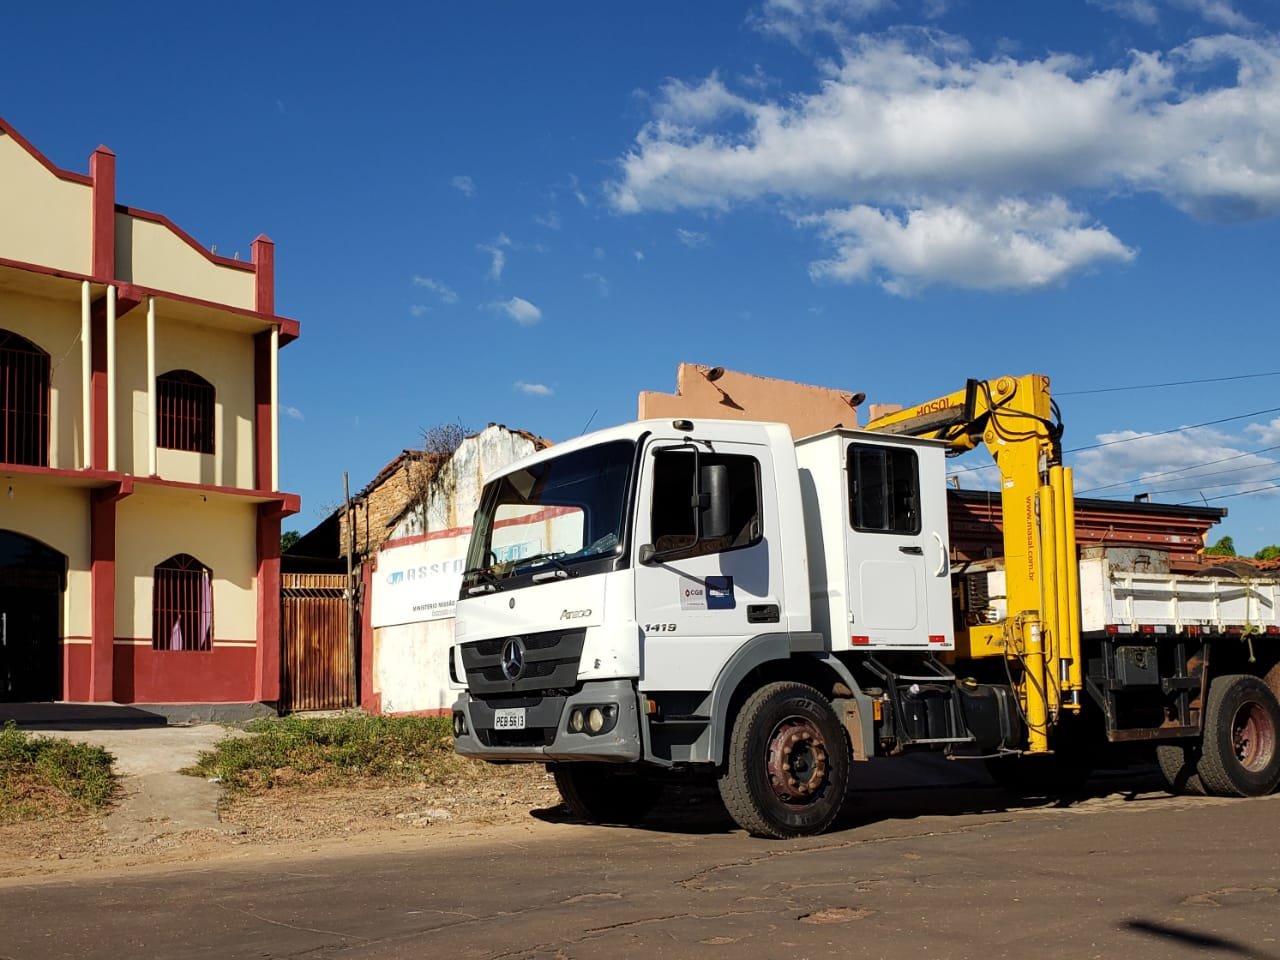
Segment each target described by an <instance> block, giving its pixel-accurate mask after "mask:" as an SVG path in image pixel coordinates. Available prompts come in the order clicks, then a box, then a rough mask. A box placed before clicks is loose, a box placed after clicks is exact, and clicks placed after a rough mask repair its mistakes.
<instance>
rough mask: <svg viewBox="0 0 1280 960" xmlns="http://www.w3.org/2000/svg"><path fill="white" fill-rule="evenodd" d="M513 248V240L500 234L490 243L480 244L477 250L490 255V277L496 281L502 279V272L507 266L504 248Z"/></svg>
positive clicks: (477, 245)
mask: <svg viewBox="0 0 1280 960" xmlns="http://www.w3.org/2000/svg"><path fill="white" fill-rule="evenodd" d="M509 246H511V238H510V237H508V236H507V235H506V234H505V233H500V234H498V235H497V236H496V237H495V238H494V239H493V240H492V241H490V242H489V243H478V244H476V249H477V250H479V251H481V252H482V253H487V254H489V276H490V277H492V278H493V279H494V280H501V279H502V271H503V270H505V269H506V266H507V254H506V250H505V249H504V248H506V247H509Z"/></svg>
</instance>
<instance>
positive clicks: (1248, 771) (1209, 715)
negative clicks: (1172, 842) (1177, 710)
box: [1196, 673, 1280, 797]
mask: <svg viewBox="0 0 1280 960" xmlns="http://www.w3.org/2000/svg"><path fill="white" fill-rule="evenodd" d="M1278 733H1280V703H1277V701H1276V695H1275V694H1274V693H1272V692H1271V688H1270V687H1268V686H1267V685H1266V684H1265V683H1263V682H1262V681H1261V680H1259V679H1258V678H1257V677H1254V676H1250V675H1249V674H1243V673H1242V674H1232V675H1228V676H1222V677H1217V678H1216V679H1214V681H1213V682H1212V683H1210V684H1209V699H1208V705H1207V707H1206V709H1205V714H1204V742H1203V744H1202V746H1201V750H1200V762H1199V763H1198V764H1197V765H1196V772H1197V773H1198V774H1199V775H1200V780H1201V782H1202V783H1203V784H1204V786H1205V789H1206V790H1208V792H1209V793H1213V794H1217V795H1218V796H1222V797H1261V796H1265V795H1266V794H1268V793H1270V792H1271V791H1272V790H1274V789H1275V788H1276V785H1277V784H1280V744H1278V743H1277V734H1278Z"/></svg>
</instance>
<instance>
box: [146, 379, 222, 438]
mask: <svg viewBox="0 0 1280 960" xmlns="http://www.w3.org/2000/svg"><path fill="white" fill-rule="evenodd" d="M156 400H157V410H156V418H157V421H158V423H157V425H156V426H157V440H156V442H157V444H158V445H159V446H161V447H164V448H165V449H168V450H189V451H191V452H192V453H213V405H214V400H215V392H214V389H213V384H211V383H210V382H209V381H208V380H206V379H205V378H204V377H202V376H200V375H199V374H198V373H192V372H191V371H190V370H170V371H169V372H168V373H162V374H160V376H158V377H156Z"/></svg>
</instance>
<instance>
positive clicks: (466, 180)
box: [449, 176, 476, 197]
mask: <svg viewBox="0 0 1280 960" xmlns="http://www.w3.org/2000/svg"><path fill="white" fill-rule="evenodd" d="M449 186H451V187H453V189H455V190H457V191H458V192H459V193H460V194H462V195H463V196H464V197H473V196H475V192H476V182H475V181H474V180H472V179H471V178H470V177H468V176H457V177H454V178H453V179H452V180H450V181H449Z"/></svg>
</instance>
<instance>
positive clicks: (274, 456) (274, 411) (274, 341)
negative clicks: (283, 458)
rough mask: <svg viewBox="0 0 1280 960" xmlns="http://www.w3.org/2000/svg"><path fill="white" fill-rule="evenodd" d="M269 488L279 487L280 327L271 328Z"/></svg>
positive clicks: (277, 488)
mask: <svg viewBox="0 0 1280 960" xmlns="http://www.w3.org/2000/svg"><path fill="white" fill-rule="evenodd" d="M271 489H272V490H273V491H274V490H279V489H280V328H279V327H278V326H272V328H271Z"/></svg>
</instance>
